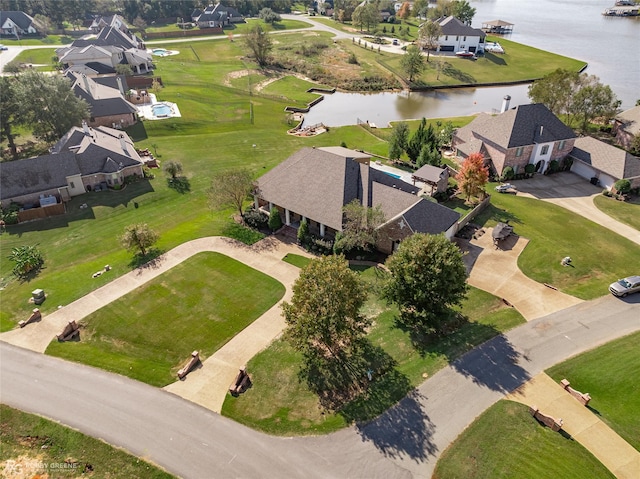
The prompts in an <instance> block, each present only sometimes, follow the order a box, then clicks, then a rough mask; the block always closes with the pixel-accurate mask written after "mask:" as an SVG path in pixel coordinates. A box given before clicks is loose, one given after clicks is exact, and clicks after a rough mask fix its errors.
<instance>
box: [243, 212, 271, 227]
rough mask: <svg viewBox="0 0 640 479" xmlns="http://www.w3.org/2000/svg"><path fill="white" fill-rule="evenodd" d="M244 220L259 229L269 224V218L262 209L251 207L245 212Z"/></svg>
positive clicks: (248, 224)
mask: <svg viewBox="0 0 640 479" xmlns="http://www.w3.org/2000/svg"><path fill="white" fill-rule="evenodd" d="M244 222H245V223H246V224H247V226H249V227H250V228H254V229H257V230H259V229H264V228H266V227H267V226H268V223H269V218H268V217H267V215H265V214H264V213H262V212H261V211H259V210H256V209H254V208H250V209H248V210H247V211H245V212H244Z"/></svg>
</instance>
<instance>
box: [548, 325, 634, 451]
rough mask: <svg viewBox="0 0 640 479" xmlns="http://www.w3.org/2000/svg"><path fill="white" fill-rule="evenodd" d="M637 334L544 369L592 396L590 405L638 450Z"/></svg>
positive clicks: (559, 379)
mask: <svg viewBox="0 0 640 479" xmlns="http://www.w3.org/2000/svg"><path fill="white" fill-rule="evenodd" d="M639 345H640V333H635V334H631V335H629V336H626V337H624V338H620V339H617V340H615V341H612V342H610V343H607V344H605V345H604V346H600V347H599V348H596V349H593V350H591V351H588V352H586V353H583V354H580V355H579V356H576V357H574V358H571V359H569V360H567V361H565V362H563V363H560V364H557V365H555V366H553V367H552V368H550V369H548V370H547V371H546V372H547V374H548V375H549V376H551V377H552V378H553V379H554V380H556V381H561V380H562V379H565V378H566V379H568V380H569V382H570V383H571V386H572V387H574V388H575V389H577V390H579V391H582V392H588V393H589V394H590V396H591V401H590V402H589V408H590V409H591V410H592V411H593V412H594V413H595V414H597V415H598V417H599V418H600V419H602V420H603V421H604V422H606V423H607V424H608V425H609V426H610V427H611V428H612V429H613V430H614V431H616V432H617V433H618V434H619V435H620V436H621V437H622V438H623V439H624V440H626V441H627V442H628V443H629V444H631V445H632V446H633V447H635V448H636V449H637V450H638V451H640V387H639V386H638V371H640V349H639V347H638V346H639Z"/></svg>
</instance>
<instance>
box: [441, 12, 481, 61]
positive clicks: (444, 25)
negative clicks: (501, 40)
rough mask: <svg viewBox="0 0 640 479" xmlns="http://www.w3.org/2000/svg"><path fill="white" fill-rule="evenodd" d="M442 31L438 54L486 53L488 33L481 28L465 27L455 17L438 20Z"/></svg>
mask: <svg viewBox="0 0 640 479" xmlns="http://www.w3.org/2000/svg"><path fill="white" fill-rule="evenodd" d="M436 22H437V23H438V24H439V25H440V28H441V29H442V35H440V37H439V38H438V47H437V49H436V51H438V52H459V51H467V52H469V53H477V52H484V44H485V38H486V36H487V35H486V33H484V32H483V31H482V30H480V29H479V28H472V27H470V26H469V25H465V24H464V23H462V22H461V21H460V20H458V19H457V18H455V17H452V16H448V17H445V18H440V19H438V20H436Z"/></svg>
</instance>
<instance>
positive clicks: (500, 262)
mask: <svg viewBox="0 0 640 479" xmlns="http://www.w3.org/2000/svg"><path fill="white" fill-rule="evenodd" d="M484 230H485V233H484V234H483V235H482V236H480V237H479V238H478V239H473V240H471V241H468V242H467V241H464V240H459V241H458V244H459V245H460V247H461V248H462V249H463V250H465V251H467V252H468V254H466V255H465V262H466V264H467V268H468V271H469V279H468V282H469V284H470V285H471V286H475V287H476V288H479V289H482V290H484V291H488V292H489V293H492V294H494V295H496V296H498V297H499V298H503V299H505V300H507V301H508V302H509V303H511V304H512V305H513V306H514V307H515V308H516V309H517V310H518V311H519V312H520V314H522V316H524V318H525V319H526V320H527V321H531V320H532V319H535V318H540V317H542V316H546V315H548V314H551V313H554V312H556V311H559V310H561V309H565V308H568V307H569V306H573V305H575V304H578V303H581V302H582V300H580V299H578V298H575V297H573V296H569V295H568V294H565V293H561V292H560V291H556V290H554V289H551V288H549V287H546V286H544V285H543V284H540V283H538V282H537V281H534V280H532V279H530V278H528V277H527V276H525V275H524V273H522V271H520V269H519V268H518V256H520V253H522V251H523V250H524V248H525V247H526V246H527V244H528V243H529V240H527V239H526V238H523V237H521V236H515V235H512V236H510V237H509V238H507V239H505V240H504V241H502V243H501V245H500V248H499V249H496V247H495V246H494V245H493V238H492V236H491V232H492V229H491V228H485V229H484Z"/></svg>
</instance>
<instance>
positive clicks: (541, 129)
mask: <svg viewBox="0 0 640 479" xmlns="http://www.w3.org/2000/svg"><path fill="white" fill-rule="evenodd" d="M542 133H544V126H542V125H540V140H542Z"/></svg>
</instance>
